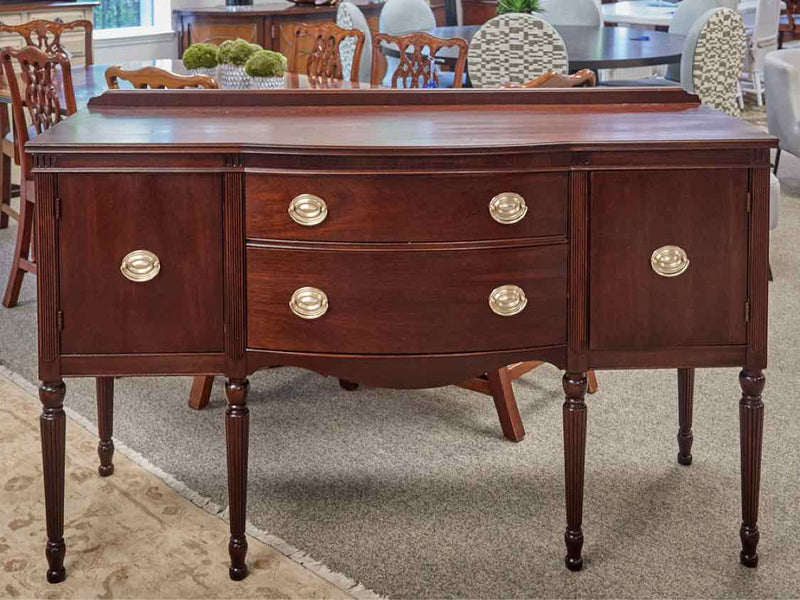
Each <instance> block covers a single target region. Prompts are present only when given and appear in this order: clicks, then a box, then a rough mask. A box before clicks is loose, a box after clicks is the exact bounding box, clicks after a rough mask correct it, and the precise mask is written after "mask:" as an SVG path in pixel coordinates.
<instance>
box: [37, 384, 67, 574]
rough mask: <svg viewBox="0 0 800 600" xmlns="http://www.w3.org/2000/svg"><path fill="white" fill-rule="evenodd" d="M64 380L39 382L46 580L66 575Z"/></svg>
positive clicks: (65, 426)
mask: <svg viewBox="0 0 800 600" xmlns="http://www.w3.org/2000/svg"><path fill="white" fill-rule="evenodd" d="M65 393H66V386H64V382H63V381H50V382H45V383H42V384H41V385H40V386H39V399H40V400H41V402H42V415H41V417H40V419H39V425H40V428H41V437H42V465H43V472H44V503H45V511H46V513H47V547H46V548H45V555H46V556H47V564H48V569H47V581H48V583H60V582H62V581H64V580H65V579H66V578H67V571H66V569H65V568H64V554H65V553H66V550H67V547H66V545H65V544H64V453H65V443H66V437H65V436H66V429H67V418H66V415H65V414H64V394H65Z"/></svg>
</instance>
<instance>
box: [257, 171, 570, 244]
mask: <svg viewBox="0 0 800 600" xmlns="http://www.w3.org/2000/svg"><path fill="white" fill-rule="evenodd" d="M246 187H247V235H248V237H250V238H260V239H286V240H289V239H291V240H304V241H325V242H336V241H341V242H437V241H469V240H491V239H507V238H524V237H535V236H563V235H565V234H566V230H567V193H568V175H567V174H566V173H514V174H502V173H501V174H494V173H486V174H466V175H437V174H428V175H395V174H391V173H388V174H383V173H382V174H380V175H353V174H348V175H324V176H323V175H319V176H317V175H315V176H310V175H291V174H284V173H281V174H275V175H265V174H248V175H247V184H246Z"/></svg>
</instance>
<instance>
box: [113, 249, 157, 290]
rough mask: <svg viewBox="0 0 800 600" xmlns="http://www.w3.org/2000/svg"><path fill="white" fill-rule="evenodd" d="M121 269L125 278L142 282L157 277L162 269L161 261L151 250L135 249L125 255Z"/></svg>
mask: <svg viewBox="0 0 800 600" xmlns="http://www.w3.org/2000/svg"><path fill="white" fill-rule="evenodd" d="M119 270H120V271H122V274H123V276H124V277H125V279H129V280H130V281H134V282H136V283H141V282H143V281H150V280H151V279H155V277H156V275H158V274H159V272H160V271H161V261H160V260H158V257H157V256H156V255H155V254H153V253H152V252H150V251H149V250H134V251H133V252H129V253H128V254H126V255H125V258H123V259H122V264H121V265H120V267H119Z"/></svg>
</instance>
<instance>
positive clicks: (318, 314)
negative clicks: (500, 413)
mask: <svg viewBox="0 0 800 600" xmlns="http://www.w3.org/2000/svg"><path fill="white" fill-rule="evenodd" d="M566 282H567V245H566V244H556V245H551V246H541V247H521V248H504V249H491V250H459V251H446V250H439V251H422V250H420V251H415V250H314V249H303V250H294V249H292V250H289V249H283V248H280V247H250V248H248V250H247V324H248V325H247V338H248V346H249V347H251V348H256V349H271V350H299V351H306V352H332V353H375V354H415V353H436V352H443V353H446V352H471V351H487V350H505V349H515V348H526V347H533V346H550V345H557V344H563V343H564V341H565V337H566ZM511 286H514V287H511ZM309 288H311V289H309ZM517 288H519V289H520V290H522V293H524V295H525V298H526V300H527V304H525V301H522V302H521V303H520V301H521V297H520V296H519V295H518V290H517ZM298 290H301V291H300V292H299V294H298V295H295V293H296V292H298ZM493 292H495V294H494V296H493V298H492V302H491V304H490V296H492V293H493ZM320 293H321V294H324V296H322V295H321V294H320ZM293 295H295V296H294V301H293ZM325 303H327V306H324V304H325ZM290 304H292V306H290ZM293 308H294V310H293ZM496 311H499V312H501V313H507V314H508V316H501V315H500V314H498V312H496ZM297 312H300V313H301V314H297ZM513 313H515V314H513Z"/></svg>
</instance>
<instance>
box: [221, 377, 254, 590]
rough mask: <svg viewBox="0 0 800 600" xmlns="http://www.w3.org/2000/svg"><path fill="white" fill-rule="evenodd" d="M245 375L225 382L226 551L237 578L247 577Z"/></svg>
mask: <svg viewBox="0 0 800 600" xmlns="http://www.w3.org/2000/svg"><path fill="white" fill-rule="evenodd" d="M249 389H250V383H249V382H248V381H247V380H246V379H242V380H231V381H228V382H227V383H226V384H225V393H226V395H227V398H228V408H227V409H226V410H225V437H226V440H227V446H228V506H229V512H230V521H231V538H230V541H229V543H228V552H229V553H230V556H231V567H230V577H231V579H233V580H235V581H240V580H242V579H244V578H245V577H247V564H246V563H245V558H246V556H247V538H246V537H245V534H244V531H245V521H246V518H247V516H246V511H247V453H248V445H249V425H250V414H249V413H250V411H249V409H248V408H247V392H248V391H249Z"/></svg>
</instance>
